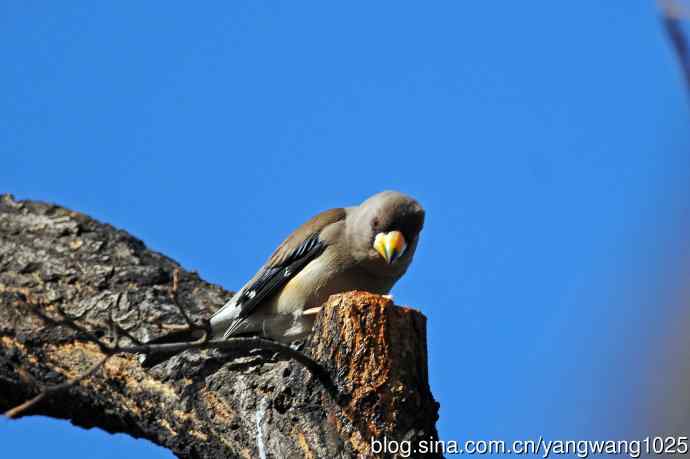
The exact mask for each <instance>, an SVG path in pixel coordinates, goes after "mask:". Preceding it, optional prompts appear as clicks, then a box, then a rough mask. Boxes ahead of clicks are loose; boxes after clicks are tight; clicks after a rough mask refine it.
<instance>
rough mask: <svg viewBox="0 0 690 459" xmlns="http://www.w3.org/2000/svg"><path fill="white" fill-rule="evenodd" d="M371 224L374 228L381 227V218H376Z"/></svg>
mask: <svg viewBox="0 0 690 459" xmlns="http://www.w3.org/2000/svg"><path fill="white" fill-rule="evenodd" d="M371 226H373V227H374V228H378V227H379V219H378V218H375V219H374V221H373V222H371Z"/></svg>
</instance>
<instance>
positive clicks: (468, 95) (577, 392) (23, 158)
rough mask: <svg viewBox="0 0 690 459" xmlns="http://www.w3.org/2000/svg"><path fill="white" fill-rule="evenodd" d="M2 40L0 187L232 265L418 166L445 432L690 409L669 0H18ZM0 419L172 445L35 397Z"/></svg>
mask: <svg viewBox="0 0 690 459" xmlns="http://www.w3.org/2000/svg"><path fill="white" fill-rule="evenodd" d="M0 39H2V42H3V43H5V46H4V47H3V49H2V51H0V53H1V54H0V55H1V56H2V60H3V71H2V72H1V73H0V84H1V85H2V88H3V90H2V91H3V95H4V97H3V102H2V103H0V132H2V133H3V134H2V135H0V160H1V164H2V167H1V168H0V191H9V192H12V193H14V194H15V195H16V196H17V197H18V198H30V199H39V200H46V201H52V202H56V203H59V204H62V205H65V206H68V207H71V208H74V209H76V210H79V211H82V212H85V213H88V214H90V215H92V216H94V217H96V218H98V219H101V220H103V221H106V222H109V223H112V224H114V225H116V226H118V227H121V228H124V229H126V230H128V231H129V232H131V233H132V234H134V235H135V236H137V237H139V238H141V239H143V240H144V241H145V242H146V243H147V244H148V246H149V247H151V248H153V249H155V250H158V251H161V252H163V253H165V254H167V255H169V256H171V257H173V258H174V259H176V260H177V261H179V262H180V263H181V264H182V265H183V266H184V267H185V268H186V269H190V270H198V271H199V273H200V275H201V276H202V277H204V278H205V279H207V280H209V281H212V282H216V283H219V284H221V285H223V286H224V287H226V288H228V289H234V288H237V287H239V286H240V285H241V284H243V283H244V281H245V280H246V279H247V278H248V277H250V276H251V275H252V274H253V273H254V271H255V270H256V269H257V268H258V267H259V266H260V265H261V263H262V262H263V261H264V259H265V258H266V257H267V256H268V255H269V254H270V252H271V251H272V249H273V248H274V247H275V245H277V244H278V243H279V242H280V241H281V240H282V238H284V237H285V236H286V235H287V234H288V233H289V232H290V231H291V230H292V229H293V228H294V227H295V226H297V225H299V224H300V223H301V222H302V221H304V220H305V219H306V218H308V217H309V216H311V215H312V214H314V213H316V212H319V211H321V210H323V209H326V208H329V207H337V206H343V205H352V204H356V203H358V202H360V201H361V200H363V199H364V198H365V197H367V196H369V195H370V194H373V193H375V192H377V191H380V190H384V189H398V190H401V191H404V192H406V193H409V194H411V195H413V196H415V197H416V198H417V199H418V200H419V201H420V202H421V203H422V204H423V205H424V206H425V207H426V210H427V224H426V227H425V229H424V232H423V236H422V241H421V243H420V245H419V248H418V252H417V256H416V258H415V262H414V264H413V266H412V268H411V269H410V271H409V272H408V274H407V275H406V276H405V277H404V278H403V279H402V280H401V281H400V282H399V283H398V285H397V286H396V288H395V290H394V294H395V297H396V301H397V302H398V303H400V304H407V305H412V306H414V307H417V308H419V309H421V310H422V311H423V312H424V313H425V314H426V315H427V317H428V319H429V321H428V337H429V354H430V369H429V371H430V379H431V385H432V390H433V393H434V395H435V397H436V398H437V399H438V401H439V402H440V403H441V412H440V414H441V418H440V420H439V423H438V427H439V430H440V434H441V437H442V438H444V439H447V440H451V439H453V440H458V441H460V440H465V439H496V438H498V439H512V438H527V437H530V436H536V435H539V434H542V435H545V436H547V437H550V438H566V437H567V438H624V437H629V436H635V435H641V434H643V433H654V432H657V431H661V432H666V431H669V432H670V431H671V430H673V429H680V430H683V429H684V430H685V431H687V427H688V426H690V421H689V420H688V413H690V401H689V400H688V395H685V392H688V391H687V390H685V389H686V388H687V387H688V386H687V385H683V384H684V383H685V382H687V381H689V380H690V378H689V377H688V374H690V371H686V370H687V368H686V366H683V365H681V364H680V363H679V362H690V355H688V354H690V346H684V345H683V344H682V343H684V341H683V337H684V336H685V335H684V332H683V329H681V328H682V327H679V325H678V324H679V323H684V324H687V323H690V321H688V322H684V321H685V320H687V319H688V318H687V317H686V315H687V314H685V312H684V309H683V301H681V300H679V297H678V295H679V289H680V288H681V286H682V281H681V279H682V276H683V274H687V270H684V269H685V268H684V267H685V266H687V263H686V261H687V260H688V259H690V258H688V255H690V247H689V246H688V243H687V232H685V233H684V231H686V230H687V229H688V226H690V225H689V224H688V223H689V219H688V202H689V201H688V192H687V182H688V179H689V178H690V155H689V154H688V153H689V152H690V136H689V135H688V134H690V130H689V129H688V128H689V123H688V120H689V118H688V115H689V113H688V105H687V102H688V99H687V97H686V94H685V88H684V87H683V80H682V78H681V74H680V71H679V69H678V66H677V63H676V60H675V56H674V55H673V52H672V51H671V48H670V47H669V46H668V44H667V41H666V37H665V35H664V32H663V30H662V28H661V27H660V26H659V23H658V19H657V15H656V11H655V6H654V2H652V1H637V0H635V1H632V0H625V1H623V0H619V1H609V2H602V1H594V0H583V1H579V2H549V1H534V2H529V3H525V2H507V1H504V2H434V3H425V4H422V3H419V2H417V3H407V2H366V3H365V2H361V3H359V2H348V3H340V4H337V5H336V4H334V3H332V2H331V3H323V2H320V3H317V2H309V3H307V2H305V3H295V2H205V3H204V4H203V5H201V6H200V5H195V6H192V5H191V4H187V5H182V4H171V3H166V4H165V6H164V7H163V6H162V4H160V3H155V2H148V3H140V2H126V1H125V2H110V3H109V4H107V5H106V4H99V5H96V4H94V3H93V2H84V1H77V2H70V3H69V4H65V3H60V4H58V3H54V4H45V3H38V2H30V1H25V2H3V3H2V4H1V5H0ZM39 432H40V438H42V441H41V442H36V441H33V440H31V439H35V438H36V436H37V434H38V433H39ZM0 440H1V441H2V444H3V449H4V451H6V452H7V451H8V449H9V452H10V453H13V452H14V453H16V454H19V452H20V451H21V452H22V453H23V455H24V456H23V457H39V456H43V455H45V454H47V453H49V454H50V455H51V457H53V458H56V459H57V458H63V457H64V458H67V457H75V454H76V455H77V457H79V456H82V457H86V455H88V456H89V457H91V458H110V457H113V458H114V457H140V455H144V454H146V455H147V457H170V454H169V453H167V452H166V451H164V450H161V449H158V448H156V447H154V446H152V445H150V444H149V443H147V442H144V441H134V440H131V439H128V438H126V437H123V436H115V437H113V436H110V435H109V434H105V433H103V432H99V431H95V430H92V431H88V432H87V431H84V430H81V429H76V428H73V427H71V426H70V425H68V424H67V423H57V422H56V421H52V420H45V419H26V420H22V421H18V422H8V421H6V420H0ZM27 442H28V443H27ZM10 456H12V454H10Z"/></svg>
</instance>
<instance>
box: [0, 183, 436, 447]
mask: <svg viewBox="0 0 690 459" xmlns="http://www.w3.org/2000/svg"><path fill="white" fill-rule="evenodd" d="M178 268H179V266H178V265H177V263H175V262H174V261H172V260H170V259H169V258H167V257H165V256H163V255H160V254H158V253H155V252H152V251H150V250H148V249H147V248H146V247H145V246H144V244H143V243H142V242H140V241H139V240H137V239H135V238H133V237H132V236H130V235H128V234H127V233H125V232H124V231H121V230H117V229H115V228H113V227H112V226H109V225H106V224H102V223H99V222H96V221H95V220H93V219H91V218H89V217H87V216H85V215H82V214H79V213H77V212H73V211H70V210H67V209H64V208H61V207H58V206H53V205H48V204H42V203H36V202H31V201H15V200H14V199H13V198H12V197H11V196H9V195H4V196H2V197H1V198H0V411H4V410H7V409H9V408H11V407H13V406H16V405H19V404H21V403H22V402H24V401H26V400H27V399H29V398H31V397H32V396H35V395H36V394H37V393H38V391H39V388H38V387H36V385H35V384H33V383H32V380H34V381H38V382H40V383H42V384H45V385H50V384H58V383H61V382H64V381H66V380H69V379H73V378H75V377H76V376H78V375H79V374H81V373H83V372H84V371H86V370H87V369H88V367H89V366H90V365H91V364H93V362H95V361H97V360H98V358H99V356H101V353H100V351H99V349H98V347H97V346H95V345H94V344H91V343H85V342H81V341H79V340H78V339H75V335H74V332H72V331H70V330H68V329H64V327H58V328H56V327H54V326H50V325H48V324H46V323H44V322H43V321H42V320H41V319H39V318H38V317H36V316H35V315H33V314H31V312H30V308H29V307H28V306H27V303H29V302H33V303H34V304H40V305H41V307H42V308H43V310H44V311H45V312H46V313H48V314H51V313H55V312H56V311H57V310H58V308H62V309H64V311H65V312H66V313H68V314H70V315H73V316H79V323H81V324H83V325H85V326H86V327H87V328H89V329H91V330H96V331H98V330H107V322H108V320H109V317H110V314H111V309H113V308H114V307H115V306H114V305H115V304H116V302H115V298H116V297H117V296H118V294H122V295H123V296H122V300H121V301H120V303H119V307H118V308H117V310H115V311H112V313H113V315H114V320H115V321H116V322H117V323H118V324H119V325H120V326H122V327H123V328H126V329H131V330H132V332H131V333H132V335H133V336H135V337H136V338H138V339H140V340H142V341H147V340H150V339H152V338H156V337H158V336H162V335H164V334H166V333H167V331H166V329H164V324H184V320H183V318H182V317H181V316H180V314H179V310H178V309H177V307H176V306H175V305H174V304H173V302H172V300H171V297H170V295H169V291H170V284H171V280H172V273H173V272H174V271H175V270H176V269H178ZM229 295H230V293H229V292H227V291H225V290H223V289H222V288H220V287H218V286H215V285H211V284H208V283H206V282H204V281H203V280H201V279H200V278H199V276H198V275H197V274H196V273H189V272H185V271H181V275H180V283H179V288H178V301H179V303H180V305H181V307H183V308H185V310H187V311H188V312H189V314H190V315H191V316H192V317H193V318H196V319H201V318H205V317H207V316H208V315H209V314H210V313H211V312H213V311H214V310H216V309H217V308H218V307H220V306H221V305H222V304H223V302H224V301H225V300H226V299H227V298H228V297H229ZM425 329H426V323H425V318H424V316H422V314H420V313H419V312H417V311H415V310H413V309H408V308H402V307H397V306H394V305H393V304H392V302H391V301H390V300H388V299H386V298H384V297H380V296H376V295H371V294H368V293H363V292H351V293H347V294H343V295H337V296H334V297H332V298H331V299H330V300H329V301H328V303H327V304H326V306H325V308H324V310H323V311H322V312H321V314H320V315H319V318H318V319H317V322H316V325H315V327H314V332H313V334H312V336H311V338H310V340H309V341H308V343H307V345H306V348H305V353H306V354H307V355H311V356H312V357H313V358H314V359H315V360H317V361H319V362H320V363H321V364H322V365H323V366H324V367H325V368H326V370H327V371H328V373H329V375H330V377H331V378H332V380H333V382H334V383H335V385H336V386H337V387H338V388H339V390H340V391H341V392H342V393H344V394H347V397H346V398H345V399H344V400H343V402H342V403H341V405H338V404H337V403H335V402H334V400H333V399H332V398H331V397H330V396H329V395H328V393H327V392H326V391H325V390H324V388H323V386H322V385H321V384H320V383H319V381H318V380H317V379H316V378H315V377H313V376H312V375H311V373H309V372H308V371H307V370H306V369H305V368H303V367H302V366H301V365H300V364H298V363H296V362H295V361H293V360H286V359H282V358H277V357H275V356H272V355H270V354H269V355H266V353H262V354H257V355H252V356H249V357H247V356H245V357H237V356H233V355H232V353H228V352H225V353H223V352H220V351H217V350H189V351H185V352H183V353H181V354H180V355H178V356H175V357H173V358H171V359H169V360H168V361H166V362H164V363H161V364H159V365H157V366H155V367H153V368H151V369H145V368H142V366H141V365H140V363H139V359H138V358H137V356H135V355H126V354H119V355H117V356H115V357H113V358H111V359H110V360H109V361H108V362H107V363H106V364H105V366H104V367H103V368H102V369H101V370H99V371H98V372H97V373H96V374H95V375H94V376H92V377H90V378H87V379H85V380H83V381H81V382H80V383H79V384H78V385H77V386H76V387H74V388H72V389H70V390H69V391H66V392H62V393H59V394H57V395H55V396H52V397H48V398H46V399H45V400H43V401H41V402H40V403H38V404H37V405H35V406H34V407H32V408H31V410H30V411H29V412H27V413H26V414H43V415H48V416H53V417H56V418H63V419H69V420H70V421H72V422H73V423H74V424H76V425H78V426H83V427H100V428H102V429H105V430H107V431H109V432H123V433H127V434H130V435H132V436H134V437H144V438H148V439H149V440H151V441H153V442H154V443H157V444H159V445H162V446H164V447H166V448H169V449H170V450H171V451H173V452H174V453H175V454H176V455H178V456H180V457H191V458H196V457H223V458H226V457H246V458H252V457H274V458H293V457H295V458H298V457H305V458H331V457H333V458H336V457H375V456H378V455H379V454H373V453H372V451H371V449H370V445H371V439H372V438H373V439H377V440H383V439H384V437H386V438H387V439H388V440H389V441H390V440H399V441H400V440H408V441H410V442H411V444H414V442H416V441H418V440H420V439H421V440H430V439H432V440H433V439H436V429H435V422H436V419H437V411H438V405H437V403H436V402H435V401H434V399H433V396H432V395H431V392H430V390H429V383H428V378H427V358H426V335H425V333H426V332H425ZM76 338H78V337H76ZM432 456H433V455H428V456H425V457H432Z"/></svg>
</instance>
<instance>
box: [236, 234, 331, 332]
mask: <svg viewBox="0 0 690 459" xmlns="http://www.w3.org/2000/svg"><path fill="white" fill-rule="evenodd" d="M325 248H326V245H325V244H324V243H323V242H322V241H320V240H319V235H318V234H312V235H311V236H309V237H308V238H306V239H305V240H304V241H303V242H302V243H301V244H300V245H299V246H297V248H295V250H293V251H292V253H290V254H289V255H288V256H287V257H285V260H283V261H282V262H281V263H280V264H279V265H276V266H271V267H270V268H266V269H265V270H264V271H263V272H262V273H261V275H260V276H259V278H258V279H257V280H256V281H255V282H254V283H253V284H252V285H250V286H249V287H247V288H246V289H245V291H244V292H242V295H241V296H240V297H239V298H238V300H237V305H238V306H240V307H241V311H240V314H239V318H240V319H243V318H245V317H247V316H248V315H249V314H251V313H252V311H253V310H254V308H255V307H256V306H257V305H258V304H259V303H261V302H262V301H263V300H264V299H266V298H268V297H269V296H270V295H271V294H273V293H275V292H276V291H277V290H278V289H280V288H281V287H282V286H283V285H285V284H286V283H287V282H288V281H289V280H290V279H291V278H292V277H293V276H294V275H295V274H297V273H298V272H300V270H301V269H302V268H304V267H305V266H306V265H307V264H308V263H309V262H310V261H312V260H313V259H314V258H316V257H318V256H319V255H321V252H323V250H324V249H325Z"/></svg>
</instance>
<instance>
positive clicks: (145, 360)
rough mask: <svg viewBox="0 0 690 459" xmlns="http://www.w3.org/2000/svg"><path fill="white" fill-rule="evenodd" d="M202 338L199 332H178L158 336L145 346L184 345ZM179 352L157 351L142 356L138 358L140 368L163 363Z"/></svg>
mask: <svg viewBox="0 0 690 459" xmlns="http://www.w3.org/2000/svg"><path fill="white" fill-rule="evenodd" d="M201 336H202V331H201V330H180V331H176V332H172V333H169V334H167V335H163V336H160V337H158V338H156V339H153V340H151V341H148V342H147V343H146V344H167V343H186V342H191V341H196V340H198V339H199V338H201ZM180 352H181V351H167V352H166V351H158V352H151V353H149V354H145V355H142V356H141V358H140V362H141V366H143V367H144V368H151V367H152V366H154V365H158V364H159V363H161V362H165V361H166V360H168V359H169V358H170V357H172V356H174V355H176V354H179V353H180Z"/></svg>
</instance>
